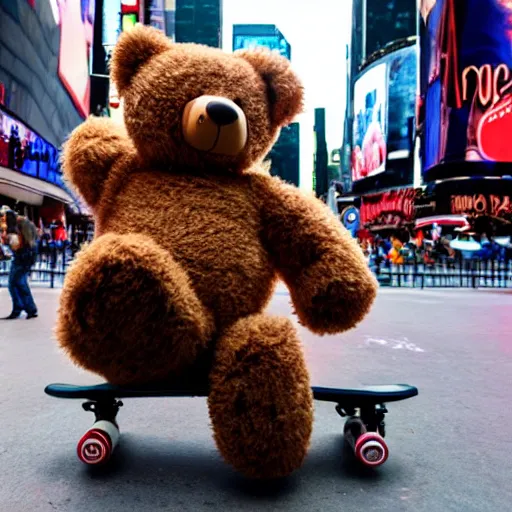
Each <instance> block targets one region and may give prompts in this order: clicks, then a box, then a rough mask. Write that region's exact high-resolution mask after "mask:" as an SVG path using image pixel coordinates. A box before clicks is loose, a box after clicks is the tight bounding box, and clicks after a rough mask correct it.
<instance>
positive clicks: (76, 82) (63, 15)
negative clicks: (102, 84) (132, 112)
mask: <svg viewBox="0 0 512 512" xmlns="http://www.w3.org/2000/svg"><path fill="white" fill-rule="evenodd" d="M59 14H60V48H59V67H58V74H59V78H60V79H61V81H62V83H63V85H64V87H65V88H66V90H67V91H68V93H69V95H70V96H71V98H72V100H73V103H74V104H75V107H76V108H77V110H78V112H79V113H80V115H81V116H82V117H86V116H88V115H89V111H90V106H89V103H90V79H89V58H90V48H91V46H92V40H93V30H94V28H93V27H94V0H81V1H80V2H77V1H76V0H64V1H62V0H61V1H60V2H59Z"/></svg>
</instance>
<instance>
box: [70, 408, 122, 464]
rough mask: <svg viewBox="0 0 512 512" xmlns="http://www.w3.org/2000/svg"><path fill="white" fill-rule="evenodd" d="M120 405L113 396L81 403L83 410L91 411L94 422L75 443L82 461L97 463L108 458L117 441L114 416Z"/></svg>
mask: <svg viewBox="0 0 512 512" xmlns="http://www.w3.org/2000/svg"><path fill="white" fill-rule="evenodd" d="M122 406H123V402H121V400H116V399H115V398H110V399H106V398H105V399H103V400H99V401H88V402H85V403H84V404H82V408H83V409H84V411H91V412H93V413H94V416H95V421H94V424H93V425H92V427H91V428H90V429H89V430H87V432H86V433H85V434H84V435H83V436H82V437H81V439H80V441H79V442H78V445H77V455H78V458H79V459H80V460H81V461H82V462H83V463H85V464H87V465H98V464H103V463H105V462H107V461H108V460H109V459H110V457H111V456H112V453H113V452H114V449H115V447H116V446H117V443H118V442H119V437H120V432H119V425H118V424H117V421H116V417H117V413H118V412H119V408H120V407H122Z"/></svg>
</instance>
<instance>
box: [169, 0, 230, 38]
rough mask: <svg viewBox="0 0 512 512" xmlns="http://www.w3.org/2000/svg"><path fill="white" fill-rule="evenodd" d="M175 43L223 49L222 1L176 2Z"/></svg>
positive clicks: (188, 0) (192, 0)
mask: <svg viewBox="0 0 512 512" xmlns="http://www.w3.org/2000/svg"><path fill="white" fill-rule="evenodd" d="M174 18H175V27H174V30H175V41H176V42H178V43H199V44H205V45H207V46H213V47H214V48H221V47H222V0H176V9H175V13H174Z"/></svg>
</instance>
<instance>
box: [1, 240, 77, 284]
mask: <svg viewBox="0 0 512 512" xmlns="http://www.w3.org/2000/svg"><path fill="white" fill-rule="evenodd" d="M72 259H73V254H72V252H71V250H70V248H69V247H57V246H53V245H52V246H46V247H43V248H41V249H40V250H39V252H38V254H37V260H36V263H35V264H34V266H33V267H32V272H31V274H30V283H31V285H37V286H49V287H50V288H55V287H61V286H62V284H63V282H64V276H65V275H66V270H67V267H68V265H69V263H70V262H71V260H72ZM10 268H11V260H2V261H0V288H1V287H7V286H8V280H9V270H10Z"/></svg>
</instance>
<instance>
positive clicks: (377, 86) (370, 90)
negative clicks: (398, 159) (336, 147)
mask: <svg viewBox="0 0 512 512" xmlns="http://www.w3.org/2000/svg"><path fill="white" fill-rule="evenodd" d="M386 71H387V66H386V63H379V64H378V65H376V66H374V67H372V68H370V69H368V70H367V71H366V72H365V73H364V74H363V75H362V76H360V77H359V78H358V79H357V80H356V82H355V83H354V124H353V131H354V133H353V148H352V181H358V180H361V179H363V178H367V177H369V176H374V175H375V174H379V173H382V172H384V171H385V169H386V151H387V150H386V135H387V124H388V123H387V79H386V78H387V77H386Z"/></svg>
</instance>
